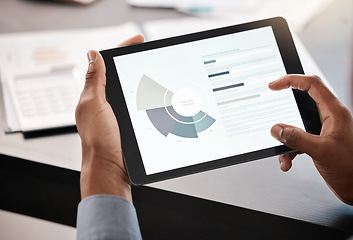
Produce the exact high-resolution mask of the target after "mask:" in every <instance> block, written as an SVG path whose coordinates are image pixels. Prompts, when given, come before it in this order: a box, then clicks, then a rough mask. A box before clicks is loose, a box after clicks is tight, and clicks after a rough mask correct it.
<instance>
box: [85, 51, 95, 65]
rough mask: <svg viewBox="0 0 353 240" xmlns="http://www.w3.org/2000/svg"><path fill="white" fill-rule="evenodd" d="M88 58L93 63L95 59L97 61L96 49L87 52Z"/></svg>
mask: <svg viewBox="0 0 353 240" xmlns="http://www.w3.org/2000/svg"><path fill="white" fill-rule="evenodd" d="M87 58H88V62H89V63H92V62H94V61H96V58H97V54H96V52H95V51H89V52H88V53H87Z"/></svg>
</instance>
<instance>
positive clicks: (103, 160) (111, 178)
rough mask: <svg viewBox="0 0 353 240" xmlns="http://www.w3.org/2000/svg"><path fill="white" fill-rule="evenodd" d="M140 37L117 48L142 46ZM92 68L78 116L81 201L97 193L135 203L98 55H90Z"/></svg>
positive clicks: (83, 92) (78, 108)
mask: <svg viewBox="0 0 353 240" xmlns="http://www.w3.org/2000/svg"><path fill="white" fill-rule="evenodd" d="M143 41H144V38H143V37H142V36H141V35H137V36H135V37H132V38H130V39H128V40H126V41H125V42H123V43H121V44H120V45H119V46H118V47H122V46H127V45H132V44H137V43H142V42H143ZM87 57H88V60H89V66H88V70H87V74H86V81H85V85H84V89H83V91H82V93H81V96H80V100H79V103H78V105H77V107H76V111H75V117H76V125H77V130H78V133H79V135H80V137H81V145H82V168H81V179H80V183H81V198H82V199H84V198H86V197H88V196H91V195H95V194H111V195H117V196H121V197H123V198H126V199H127V200H129V201H130V202H132V197H131V183H130V180H129V178H128V176H127V173H126V168H125V165H124V161H123V156H122V150H121V142H120V132H119V126H118V122H117V120H116V117H115V115H114V112H113V110H112V108H111V106H110V104H109V103H108V102H107V99H106V96H105V86H106V76H105V65H104V61H103V58H102V56H101V55H100V54H99V52H97V51H94V50H91V51H89V52H88V53H87Z"/></svg>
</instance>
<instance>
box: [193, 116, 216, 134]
mask: <svg viewBox="0 0 353 240" xmlns="http://www.w3.org/2000/svg"><path fill="white" fill-rule="evenodd" d="M215 121H216V119H214V118H212V117H210V116H209V115H206V116H205V117H204V118H202V120H200V121H195V123H194V125H195V129H196V131H197V132H202V131H205V130H206V129H207V128H209V127H211V126H212V124H213V123H214V122H215Z"/></svg>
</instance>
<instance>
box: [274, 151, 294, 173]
mask: <svg viewBox="0 0 353 240" xmlns="http://www.w3.org/2000/svg"><path fill="white" fill-rule="evenodd" d="M297 154H298V153H297V152H291V153H285V154H282V155H280V156H279V157H278V160H279V163H280V167H281V170H282V171H283V172H287V171H288V170H289V169H291V167H292V160H293V159H294V158H295V157H296V156H297Z"/></svg>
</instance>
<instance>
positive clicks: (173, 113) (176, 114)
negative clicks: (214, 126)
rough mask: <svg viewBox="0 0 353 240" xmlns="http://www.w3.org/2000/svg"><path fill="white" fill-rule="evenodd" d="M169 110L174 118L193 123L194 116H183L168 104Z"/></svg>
mask: <svg viewBox="0 0 353 240" xmlns="http://www.w3.org/2000/svg"><path fill="white" fill-rule="evenodd" d="M167 111H168V112H169V114H170V115H171V116H172V117H173V118H174V119H176V120H177V121H179V122H183V123H186V124H187V123H193V122H194V119H193V118H192V117H185V116H182V115H180V114H179V113H177V112H176V111H175V109H174V108H173V107H172V106H168V107H167Z"/></svg>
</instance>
